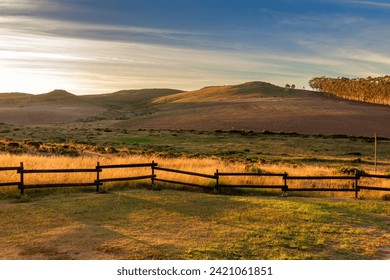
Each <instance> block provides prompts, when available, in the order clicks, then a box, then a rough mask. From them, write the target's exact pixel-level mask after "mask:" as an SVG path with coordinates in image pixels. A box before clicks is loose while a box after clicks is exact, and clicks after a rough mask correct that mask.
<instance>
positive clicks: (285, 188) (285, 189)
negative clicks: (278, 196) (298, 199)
mask: <svg viewBox="0 0 390 280" xmlns="http://www.w3.org/2000/svg"><path fill="white" fill-rule="evenodd" d="M287 176H288V174H287V172H284V175H283V182H284V185H283V188H282V196H287V191H288V186H287Z"/></svg>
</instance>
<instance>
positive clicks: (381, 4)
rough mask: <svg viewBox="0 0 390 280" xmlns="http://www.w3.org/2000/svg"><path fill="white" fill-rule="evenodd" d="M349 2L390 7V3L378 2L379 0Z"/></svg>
mask: <svg viewBox="0 0 390 280" xmlns="http://www.w3.org/2000/svg"><path fill="white" fill-rule="evenodd" d="M348 2H349V3H354V4H359V5H368V6H374V7H380V8H386V9H390V3H384V2H377V1H348Z"/></svg>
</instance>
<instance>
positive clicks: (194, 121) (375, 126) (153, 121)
mask: <svg viewBox="0 0 390 280" xmlns="http://www.w3.org/2000/svg"><path fill="white" fill-rule="evenodd" d="M389 119H390V107H389V106H384V105H375V104H368V103H363V102H358V101H348V100H344V99H341V98H336V97H331V96H329V95H326V94H323V93H320V92H314V91H306V90H296V89H292V90H288V91H286V90H285V89H284V88H282V87H279V86H276V85H273V84H270V83H267V82H261V81H255V82H248V83H243V84H239V85H224V86H210V87H204V88H201V89H199V90H194V91H181V90H175V89H139V90H122V91H118V92H114V93H109V94H102V95H84V96H77V95H74V94H72V93H69V92H67V91H65V90H54V91H52V92H49V93H45V94H40V95H32V94H25V93H3V94H0V123H9V124H24V125H30V124H33V125H38V124H49V125H50V124H56V125H57V124H61V123H69V122H74V125H77V123H80V124H81V123H94V124H96V125H99V124H101V125H104V126H107V125H109V126H114V127H118V128H124V129H140V128H142V129H196V130H217V129H219V130H253V131H263V130H269V131H279V132H280V131H283V132H299V133H308V134H347V135H363V136H372V135H374V133H377V135H379V136H384V137H390V129H389V125H388V120H389Z"/></svg>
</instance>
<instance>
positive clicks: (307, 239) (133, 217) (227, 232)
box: [0, 189, 390, 260]
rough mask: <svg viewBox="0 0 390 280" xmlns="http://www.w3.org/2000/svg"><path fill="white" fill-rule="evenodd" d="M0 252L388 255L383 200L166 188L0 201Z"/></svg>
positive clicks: (46, 255) (388, 213) (25, 255)
mask: <svg viewBox="0 0 390 280" xmlns="http://www.w3.org/2000/svg"><path fill="white" fill-rule="evenodd" d="M0 217H1V219H0V228H1V231H0V245H1V246H0V259H332V260H333V259H389V258H390V203H389V202H388V201H379V200H354V199H340V198H311V197H285V198H282V197H269V196H244V195H241V196H227V195H213V194H205V193H199V192H184V191H175V190H169V189H163V190H162V191H150V190H144V189H132V190H127V191H125V190H120V191H113V192H109V193H107V194H96V193H93V192H75V193H64V194H58V193H57V194H47V193H45V194H42V195H34V197H33V199H31V201H29V202H26V203H18V200H17V199H13V198H9V197H8V198H3V199H2V200H1V201H0Z"/></svg>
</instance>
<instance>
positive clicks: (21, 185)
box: [18, 162, 24, 196]
mask: <svg viewBox="0 0 390 280" xmlns="http://www.w3.org/2000/svg"><path fill="white" fill-rule="evenodd" d="M23 169H24V168H23V162H21V163H20V167H19V170H18V173H20V184H19V189H20V196H22V195H24V175H23Z"/></svg>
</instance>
